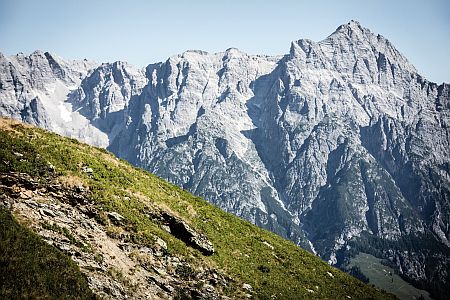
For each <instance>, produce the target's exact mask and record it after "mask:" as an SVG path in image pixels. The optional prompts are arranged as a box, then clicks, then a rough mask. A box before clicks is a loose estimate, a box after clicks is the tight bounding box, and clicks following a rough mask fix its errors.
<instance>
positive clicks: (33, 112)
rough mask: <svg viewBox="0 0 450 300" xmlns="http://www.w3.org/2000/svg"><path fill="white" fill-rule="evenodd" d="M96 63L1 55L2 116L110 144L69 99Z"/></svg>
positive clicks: (34, 55)
mask: <svg viewBox="0 0 450 300" xmlns="http://www.w3.org/2000/svg"><path fill="white" fill-rule="evenodd" d="M95 66H96V63H94V62H90V61H87V60H83V61H66V60H64V59H62V58H60V57H58V56H56V55H53V54H50V53H48V52H45V53H44V52H42V51H35V52H33V53H32V54H31V55H29V56H25V55H23V54H17V55H14V56H9V57H7V56H4V55H2V54H0V98H1V102H0V114H1V115H2V116H7V117H11V118H14V119H18V120H22V121H25V122H28V123H30V124H34V125H38V126H40V127H43V128H47V129H50V130H52V131H55V132H58V133H60V134H63V135H66V136H71V137H74V138H78V139H81V140H83V141H86V142H88V143H90V144H94V145H103V146H106V145H107V144H108V139H107V136H106V134H105V133H103V132H101V131H100V130H98V129H97V128H96V127H94V126H93V125H91V124H90V121H89V120H87V119H86V118H85V117H84V116H82V115H80V114H79V113H77V112H75V111H73V108H72V106H71V105H70V103H67V102H66V100H67V96H68V94H69V93H70V92H71V90H74V89H76V88H77V86H78V85H79V84H80V81H81V79H82V78H84V77H85V76H86V75H87V74H88V72H89V70H91V69H92V68H94V67H95Z"/></svg>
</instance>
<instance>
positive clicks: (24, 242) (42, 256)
mask: <svg viewBox="0 0 450 300" xmlns="http://www.w3.org/2000/svg"><path fill="white" fill-rule="evenodd" d="M37 298H39V299H48V298H57V299H61V298H65V299H96V297H95V295H94V294H93V293H92V292H91V290H90V289H89V287H88V283H87V280H86V277H85V276H84V275H83V274H82V273H81V272H80V269H79V268H78V266H77V264H76V263H74V262H73V261H72V260H71V259H69V258H68V257H67V256H65V255H64V254H63V253H62V252H61V251H59V250H57V249H56V248H54V247H52V246H50V245H48V244H46V243H45V242H44V241H42V239H40V238H39V237H38V236H37V235H36V234H35V233H33V232H31V231H30V230H29V229H27V228H25V227H23V226H21V225H20V224H18V223H17V222H16V220H14V218H13V217H12V216H11V214H10V213H9V212H8V211H7V210H6V209H2V208H0V299H37Z"/></svg>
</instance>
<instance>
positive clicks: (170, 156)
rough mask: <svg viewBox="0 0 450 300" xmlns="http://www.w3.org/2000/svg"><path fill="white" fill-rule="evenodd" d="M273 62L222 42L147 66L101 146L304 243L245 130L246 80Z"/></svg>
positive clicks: (266, 70) (250, 126)
mask: <svg viewBox="0 0 450 300" xmlns="http://www.w3.org/2000/svg"><path fill="white" fill-rule="evenodd" d="M277 61H278V58H270V57H264V56H249V55H247V54H245V53H242V52H240V51H239V50H237V49H228V50H227V51H226V52H224V53H218V54H207V53H205V52H201V51H188V52H185V53H183V54H182V55H179V56H175V57H172V58H170V59H169V60H167V61H166V62H165V63H162V64H156V65H150V66H148V67H147V78H148V80H149V84H148V85H147V86H146V87H145V88H144V91H143V93H142V94H141V96H140V97H138V98H136V99H135V101H132V102H130V106H129V108H128V111H127V115H128V116H129V118H128V120H127V126H126V127H125V128H124V131H123V132H120V133H119V134H118V135H117V138H116V139H115V140H114V141H113V142H112V144H111V145H110V147H109V149H110V150H111V151H112V152H114V153H117V154H118V155H119V156H121V157H124V158H125V159H127V160H129V161H131V162H133V163H134V164H137V165H140V166H142V167H144V168H146V169H149V170H151V171H152V172H155V173H156V174H158V175H160V176H162V177H164V178H166V179H168V180H170V181H171V182H173V183H175V184H177V185H179V186H182V187H183V188H186V189H188V190H190V191H192V192H194V193H195V194H197V195H201V196H203V197H204V198H205V199H207V200H208V201H210V202H212V203H214V204H216V205H217V206H219V207H221V208H223V209H224V210H226V211H229V212H233V213H235V214H237V215H239V216H242V217H244V218H245V219H247V220H250V221H252V222H253V223H256V224H258V225H260V226H262V227H265V228H268V229H271V230H273V231H275V232H277V233H278V234H280V235H282V236H284V237H286V238H290V239H293V240H294V241H296V242H297V243H299V244H301V245H302V246H304V247H305V248H310V246H309V244H308V243H307V240H306V238H305V237H304V233H303V231H302V230H301V228H300V227H299V224H298V222H296V220H295V219H293V217H292V216H291V215H290V213H289V212H288V211H287V210H286V209H285V208H284V207H283V204H282V203H281V201H280V199H279V197H278V195H277V192H276V189H275V188H274V186H273V183H272V181H271V179H270V177H269V174H268V173H267V171H266V169H265V167H264V164H263V163H262V161H261V159H260V157H259V156H258V153H257V151H256V146H255V144H254V143H253V141H252V140H251V139H249V136H248V135H249V134H250V132H251V131H252V130H253V129H254V128H255V126H254V124H253V122H252V120H251V117H250V116H249V115H248V114H247V106H246V101H247V99H249V98H252V97H254V93H253V90H252V83H253V82H254V81H255V80H256V79H257V78H261V77H262V76H266V75H267V74H268V73H270V72H271V71H272V70H273V69H274V68H276V65H277ZM129 145H133V148H132V149H130V147H129ZM130 150H131V151H130Z"/></svg>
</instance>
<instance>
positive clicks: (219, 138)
mask: <svg viewBox="0 0 450 300" xmlns="http://www.w3.org/2000/svg"><path fill="white" fill-rule="evenodd" d="M33 55H34V54H33ZM33 55H32V56H33ZM32 56H30V58H27V59H25V58H24V59H25V60H27V61H30V62H29V63H28V64H27V65H24V63H22V64H19V63H18V62H16V61H15V60H14V61H13V58H5V57H3V56H2V57H0V61H1V62H2V66H1V71H0V72H2V73H1V74H2V76H1V77H0V83H1V89H0V90H1V92H0V93H1V96H2V101H1V102H2V103H1V106H0V109H1V110H0V112H1V113H2V115H7V116H12V117H14V118H19V119H22V120H26V121H27V122H30V123H33V124H38V125H39V126H42V127H46V128H50V129H52V127H51V125H50V124H52V123H54V122H55V119H57V117H55V114H52V113H49V111H50V110H49V109H48V108H47V107H48V106H46V105H45V102H43V101H42V100H40V98H38V99H35V98H33V97H32V96H27V97H25V98H24V97H23V96H21V95H22V94H23V92H21V91H22V90H24V91H25V92H26V93H28V94H30V95H31V94H32V93H31V92H29V91H30V90H33V91H34V90H39V91H41V90H45V89H49V87H51V86H52V84H53V83H52V82H54V81H56V82H64V84H66V85H70V84H75V85H76V84H77V82H78V86H76V87H75V88H74V89H73V91H72V92H71V93H70V97H69V100H68V103H69V104H70V105H69V104H67V102H65V104H64V105H67V107H68V108H70V109H72V110H74V111H73V112H72V111H70V116H72V119H71V120H66V121H67V122H65V123H64V124H63V126H62V127H63V128H64V130H65V131H64V130H62V129H54V128H53V130H56V131H58V130H59V131H58V132H62V133H64V134H66V135H70V136H77V134H78V137H82V139H83V140H84V141H88V142H90V143H94V144H100V145H103V146H105V147H108V149H109V150H110V151H112V152H113V153H115V154H116V155H118V156H120V157H122V158H124V159H126V160H128V161H130V162H132V163H133V164H135V165H138V166H141V167H144V168H146V169H148V170H150V171H152V172H154V173H156V174H158V175H159V176H161V177H163V178H166V179H168V180H169V181H171V182H173V183H175V184H177V185H179V186H181V187H183V188H185V189H188V190H190V191H192V192H193V193H195V194H196V195H200V196H202V197H204V198H205V199H207V200H208V201H210V202H212V203H214V204H216V205H217V206H219V207H221V208H222V209H224V210H226V211H229V212H232V213H234V214H236V215H238V216H241V217H243V218H245V219H248V220H250V221H252V222H253V223H256V224H258V225H259V226H262V227H264V228H268V229H270V230H272V231H274V232H276V233H278V234H280V235H281V236H283V237H286V238H289V239H291V240H292V241H294V242H295V243H297V244H298V245H300V246H302V247H304V248H306V249H309V250H310V251H312V252H315V253H317V254H318V255H320V256H321V257H322V258H323V259H325V260H327V261H329V262H330V263H332V264H337V265H342V264H343V263H344V262H345V261H346V259H348V258H349V256H350V255H352V254H353V253H354V252H355V251H366V252H370V253H372V254H375V255H376V256H378V257H381V258H386V259H387V260H389V261H390V263H391V264H392V265H393V266H394V267H395V268H396V269H397V270H398V271H399V273H400V274H402V275H404V276H405V277H406V278H407V279H409V280H411V281H414V282H416V283H418V284H419V285H421V286H426V287H427V288H428V289H431V290H432V291H433V293H434V295H435V296H436V297H439V296H440V295H443V294H444V293H445V292H444V291H445V290H449V288H448V284H449V282H450V280H448V276H449V272H448V271H449V270H448V266H449V263H450V250H449V247H450V244H449V238H450V232H449V231H450V230H449V223H450V207H449V198H450V167H449V166H450V161H449V160H450V153H449V149H450V139H449V134H450V130H449V127H448V126H449V125H448V124H449V122H450V88H449V85H448V84H442V85H439V86H438V85H437V84H435V83H431V82H428V81H427V80H426V79H424V78H423V77H422V76H420V75H419V74H418V73H417V71H416V69H415V68H414V66H412V65H411V64H410V63H409V62H408V61H407V59H406V58H405V57H404V56H403V55H402V54H401V53H399V52H398V51H397V50H396V49H395V48H394V47H393V46H392V44H391V43H390V42H389V41H388V40H386V39H385V38H384V37H382V36H380V35H376V34H373V33H372V32H370V30H368V29H366V28H363V27H361V26H360V24H359V23H357V22H354V21H352V22H350V23H348V24H344V25H342V26H340V27H339V28H338V29H337V30H336V31H335V32H334V33H333V34H331V35H330V36H329V37H327V38H326V39H325V40H323V41H321V42H317V43H316V42H313V41H310V40H298V41H294V42H292V44H291V48H290V51H289V54H287V55H285V56H279V57H267V56H252V55H247V54H245V53H242V52H240V51H239V50H237V49H228V50H226V51H225V52H223V53H217V54H208V53H206V52H202V51H187V52H185V53H183V54H181V55H178V56H174V57H171V58H169V59H168V60H167V61H166V62H163V63H156V64H151V65H149V66H148V67H147V68H146V70H145V74H144V72H143V71H140V70H138V69H136V68H134V67H132V66H129V65H127V64H125V63H114V64H103V65H101V66H99V67H98V68H96V69H95V70H93V71H91V72H89V74H88V75H87V76H84V77H83V75H80V74H81V73H77V72H79V71H76V70H79V69H77V68H74V67H71V68H69V67H67V68H64V67H58V66H66V65H67V64H66V65H65V64H62V63H61V62H60V61H61V60H54V61H55V62H56V63H55V62H52V60H51V59H49V58H48V57H47V56H45V55H44V56H45V59H44V56H43V55H41V56H40V59H39V61H42V63H39V64H37V63H34V62H33V63H31V61H33V59H34V58H32ZM17 60H18V59H17ZM9 61H12V63H9ZM12 65H13V66H16V65H20V66H22V65H23V71H20V72H17V71H11V70H12V69H11V68H12V67H11V66H12ZM37 65H38V66H40V67H35V66H37ZM41 65H42V66H41ZM75 65H76V66H79V64H75ZM14 68H15V69H14V70H16V69H19V70H21V69H20V68H18V67H14ZM36 68H37V70H38V71H36V70H35V69H36ZM71 70H72V71H73V70H75V72H74V73H71V72H72V71H71ZM48 74H50V75H51V76H48ZM73 74H79V75H77V76H78V77H77V76H75V75H73ZM83 74H84V73H83ZM81 77H83V80H82V81H81V83H80V81H79V80H80V79H81ZM74 78H80V79H77V80H78V81H76V80H75V79H74ZM19 79H20V80H19ZM48 80H50V81H48ZM22 86H25V87H26V88H22ZM29 86H31V87H32V88H29ZM46 95H49V96H48V97H49V99H50V98H51V97H54V98H55V99H60V98H57V97H56V96H57V93H55V92H53V94H52V92H51V91H50V92H48V93H47V94H46ZM52 95H53V96H52ZM66 95H67V94H66ZM22 99H28V100H27V101H28V102H27V103H28V104H27V106H26V109H25V106H24V105H23V104H21V103H22V102H23V101H24V100H22ZM58 101H59V100H58ZM17 103H19V104H17ZM58 103H59V102H58ZM75 110H76V111H75ZM20 112H21V113H20ZM75 115H78V116H79V117H80V118H83V120H88V121H86V122H87V123H86V124H87V127H86V126H84V127H86V128H91V127H92V128H93V129H92V130H90V129H89V130H87V129H86V130H85V131H81V130H80V129H76V130H75V129H73V128H78V127H77V126H76V125H74V124H76V123H77V122H76V121H77V119H75V118H74V117H73V116H75ZM83 124H85V123H83ZM84 127H83V128H84ZM67 128H71V129H70V130H68V129H67ZM74 132H76V133H77V134H74ZM85 132H88V133H90V134H88V133H86V134H85V135H84V136H83V135H82V133H85ZM90 137H91V138H90ZM431 282H434V283H433V284H432V285H430V283H431Z"/></svg>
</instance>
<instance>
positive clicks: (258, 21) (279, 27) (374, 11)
mask: <svg viewBox="0 0 450 300" xmlns="http://www.w3.org/2000/svg"><path fill="white" fill-rule="evenodd" d="M351 19H354V20H358V21H359V22H360V23H361V25H363V26H364V27H368V28H369V29H371V30H372V31H373V32H375V33H380V34H382V35H383V36H385V37H387V38H388V39H389V40H391V42H392V43H393V44H394V45H395V46H396V47H397V49H398V50H399V51H400V52H402V53H403V54H404V55H405V56H406V57H407V58H408V59H409V60H410V61H411V62H412V63H413V64H414V65H415V66H416V68H417V69H418V70H419V72H420V73H421V74H422V75H424V76H425V77H426V78H428V79H429V80H431V81H435V82H438V83H441V82H442V81H445V82H450V1H447V0H420V1H418V0H417V1H416V0H409V1H407V0H388V1H386V0H381V1H373V0H367V1H363V0H359V1H357V0H347V1H345V0H340V1H337V0H334V1H332V0H330V1H324V0H311V1H288V0H286V1H283V0H277V1H263V0H260V1H252V0H247V1H245V0H240V1H236V0H228V1H226V0H223V1H212V0H210V1H207V0H205V1H200V0H198V1H196V0H190V1H187V0H186V1H170V0H166V1H143V0H142V1H132V0H128V1H126V0H124V1H116V0H110V1H106V0H104V1H101V0H39V1H38V0H28V1H25V0H0V52H2V53H5V54H15V53H18V52H23V53H27V54H28V53H31V52H33V51H34V50H36V49H40V50H44V51H49V52H53V53H56V54H58V55H60V56H62V57H65V58H69V59H75V58H88V59H92V60H96V61H98V62H105V61H110V62H112V61H116V60H125V61H129V62H131V63H133V64H135V65H137V66H146V65H148V64H149V63H153V62H157V61H164V60H166V59H167V58H168V57H169V56H171V55H174V54H178V53H181V52H183V51H185V50H187V49H201V50H205V51H208V52H220V51H223V50H225V49H227V48H229V47H236V48H239V49H241V50H242V51H245V52H247V53H250V54H269V55H275V54H285V53H288V51H289V45H290V42H291V41H292V40H297V39H300V38H309V39H311V40H314V41H320V40H322V39H324V38H325V37H327V36H328V35H329V34H331V33H332V32H333V31H334V30H335V29H336V28H337V27H338V26H339V25H341V24H344V23H347V22H348V21H350V20H351Z"/></svg>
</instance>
